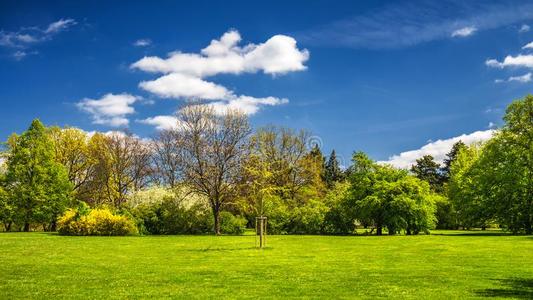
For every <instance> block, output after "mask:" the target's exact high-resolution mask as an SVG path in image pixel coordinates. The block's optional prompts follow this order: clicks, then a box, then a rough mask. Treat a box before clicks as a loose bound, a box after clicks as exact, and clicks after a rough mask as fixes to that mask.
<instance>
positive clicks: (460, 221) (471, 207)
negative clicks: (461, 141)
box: [448, 144, 490, 228]
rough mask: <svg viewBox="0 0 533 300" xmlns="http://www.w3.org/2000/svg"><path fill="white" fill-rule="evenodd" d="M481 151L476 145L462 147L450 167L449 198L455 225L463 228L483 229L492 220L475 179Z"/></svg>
mask: <svg viewBox="0 0 533 300" xmlns="http://www.w3.org/2000/svg"><path fill="white" fill-rule="evenodd" d="M481 151H482V147H481V146H480V145H476V144H474V145H470V146H465V147H461V148H460V149H459V151H458V152H457V154H456V156H455V159H454V160H453V162H452V165H451V167H450V179H449V183H448V198H449V199H450V202H451V203H452V205H453V210H454V212H455V214H456V221H455V223H456V224H457V225H458V226H462V227H463V228H471V227H483V226H485V224H486V223H487V221H488V220H489V219H490V214H489V212H488V210H487V209H486V206H485V204H484V202H483V197H482V194H481V193H480V191H481V188H480V187H479V186H478V185H477V184H476V179H475V176H476V173H477V169H476V166H478V165H479V164H478V159H479V157H480V155H481Z"/></svg>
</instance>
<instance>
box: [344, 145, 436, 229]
mask: <svg viewBox="0 0 533 300" xmlns="http://www.w3.org/2000/svg"><path fill="white" fill-rule="evenodd" d="M353 160H354V168H353V173H352V175H351V178H350V183H351V195H350V197H349V198H348V200H347V201H349V205H350V206H351V208H352V209H353V216H354V218H355V219H357V220H359V221H360V222H362V223H363V224H372V225H374V227H375V228H376V231H377V232H376V233H377V234H378V235H381V234H382V229H383V227H386V228H387V229H388V232H389V234H395V233H398V232H400V231H401V230H405V231H406V233H407V234H418V233H419V232H428V230H429V229H430V228H432V227H433V226H434V221H435V217H434V210H435V206H434V203H433V198H432V194H431V192H430V190H429V185H428V184H427V183H426V182H424V181H421V180H419V179H417V178H415V177H413V176H410V175H408V174H407V172H406V171H403V170H397V169H394V168H392V167H390V166H381V165H378V164H376V163H374V162H373V161H372V160H370V159H369V158H368V157H367V156H366V155H365V154H363V153H360V152H358V153H355V154H354V159H353Z"/></svg>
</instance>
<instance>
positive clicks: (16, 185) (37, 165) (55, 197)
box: [6, 120, 72, 231]
mask: <svg viewBox="0 0 533 300" xmlns="http://www.w3.org/2000/svg"><path fill="white" fill-rule="evenodd" d="M9 150H10V151H9V155H8V158H7V174H6V187H7V191H8V193H9V197H11V198H12V199H16V202H15V203H14V205H15V210H18V211H19V212H20V216H21V221H22V223H23V224H24V231H29V230H30V224H31V223H35V222H39V223H47V224H50V229H51V230H54V229H55V222H56V219H57V217H59V216H60V215H61V214H62V213H63V212H64V210H65V209H66V207H67V204H68V202H69V200H70V194H71V191H72V186H71V184H70V182H69V180H68V176H67V172H66V170H65V168H64V167H63V166H62V165H61V164H59V163H57V162H56V161H55V157H54V147H53V144H52V141H51V139H50V137H49V135H48V134H47V132H46V128H45V127H44V125H43V124H42V123H41V122H40V121H39V120H34V121H33V122H32V124H31V126H30V127H29V128H28V130H27V131H25V132H24V133H23V134H22V135H21V136H20V137H17V138H16V139H15V140H14V141H13V142H12V147H11V149H9Z"/></svg>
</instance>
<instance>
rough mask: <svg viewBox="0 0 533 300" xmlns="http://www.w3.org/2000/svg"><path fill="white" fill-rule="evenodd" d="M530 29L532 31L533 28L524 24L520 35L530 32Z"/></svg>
mask: <svg viewBox="0 0 533 300" xmlns="http://www.w3.org/2000/svg"><path fill="white" fill-rule="evenodd" d="M529 29H531V28H530V27H529V25H527V24H522V26H521V27H520V29H519V30H518V32H520V33H523V32H528V31H529Z"/></svg>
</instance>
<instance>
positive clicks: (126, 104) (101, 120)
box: [77, 93, 141, 127]
mask: <svg viewBox="0 0 533 300" xmlns="http://www.w3.org/2000/svg"><path fill="white" fill-rule="evenodd" d="M140 99H141V98H140V97H138V96H133V95H130V94H126V93H123V94H117V95H115V94H106V95H104V96H103V97H102V98H100V99H89V98H85V99H83V100H82V101H80V102H78V103H77V106H78V108H80V109H81V110H83V111H85V112H87V113H89V114H91V115H92V118H93V123H94V124H100V125H108V126H112V127H120V126H127V125H128V124H129V120H128V119H127V118H126V116H127V115H129V114H133V113H135V109H134V108H133V107H132V106H131V105H132V104H133V103H135V102H136V101H138V100H140Z"/></svg>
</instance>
